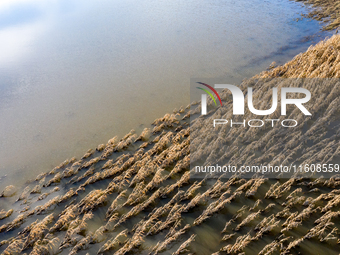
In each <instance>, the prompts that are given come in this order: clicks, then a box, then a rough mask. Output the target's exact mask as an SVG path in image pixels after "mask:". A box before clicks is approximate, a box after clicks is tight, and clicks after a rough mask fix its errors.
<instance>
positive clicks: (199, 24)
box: [0, 0, 324, 187]
mask: <svg viewBox="0 0 340 255" xmlns="http://www.w3.org/2000/svg"><path fill="white" fill-rule="evenodd" d="M301 12H304V8H303V6H301V5H299V4H298V3H295V2H290V1H287V0H280V1H261V0H253V1H247V0H239V1H234V0H226V1H211V0H203V1H196V0H189V1H179V0H174V1H163V0H161V1H156V0H146V1H132V0H115V1H101V2H100V3H98V2H97V1H92V0H90V1H86V2H84V1H80V0H78V1H72V3H70V2H69V1H63V0H57V1H54V2H53V3H52V4H51V3H46V2H45V1H42V0H27V1H23V0H12V1H1V3H0V45H1V47H0V144H1V146H0V178H1V179H0V187H4V186H5V185H7V184H9V183H11V184H15V183H17V184H20V183H22V182H24V181H25V180H27V179H30V178H31V177H34V176H36V175H37V174H39V173H41V172H46V171H48V170H50V169H51V168H52V167H54V166H55V165H58V164H59V163H60V162H62V161H63V160H65V159H66V158H71V157H72V156H76V157H77V158H79V157H80V156H82V155H83V154H84V153H85V152H86V151H87V149H89V148H94V147H95V146H96V145H98V144H100V143H105V142H106V141H107V140H108V139H109V138H111V137H113V136H115V135H118V136H122V135H124V134H126V133H127V132H128V131H129V130H130V129H132V128H134V129H136V130H137V131H139V130H141V129H142V128H143V125H148V124H149V123H151V122H152V120H154V119H155V118H156V117H160V116H163V115H164V113H166V112H170V111H172V110H173V109H174V108H179V107H180V106H181V105H183V106H186V105H187V104H188V103H189V100H190V99H189V98H190V97H189V83H190V78H191V77H205V78H210V77H224V76H226V77H228V79H233V80H236V81H238V80H241V79H242V78H243V77H249V76H252V75H253V74H255V73H258V72H259V71H261V70H263V69H265V68H266V67H268V66H269V64H270V63H271V62H272V61H276V62H277V63H284V62H285V61H287V60H289V59H290V58H292V57H293V56H294V55H296V54H297V53H299V52H301V51H304V50H306V49H307V48H308V46H309V45H310V44H311V43H312V42H313V41H318V40H319V39H320V37H318V35H320V34H318V31H319V29H320V25H319V24H318V23H317V22H315V21H310V20H307V19H304V20H299V21H296V19H297V18H299V17H300V13H301ZM309 36H312V37H309ZM321 37H324V34H321ZM6 175H7V177H5V176H6Z"/></svg>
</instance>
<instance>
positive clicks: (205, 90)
mask: <svg viewBox="0 0 340 255" xmlns="http://www.w3.org/2000/svg"><path fill="white" fill-rule="evenodd" d="M197 83H198V84H201V85H203V86H206V87H207V88H209V89H211V91H212V92H214V93H215V95H216V96H217V98H218V100H219V101H220V104H221V106H222V100H221V98H220V96H219V95H218V93H217V91H216V90H215V89H214V88H213V87H211V86H210V85H208V84H205V83H203V82H197ZM196 88H198V89H201V90H203V91H204V92H206V93H207V94H208V95H209V96H210V97H211V98H212V100H213V101H214V103H215V105H216V106H217V103H216V100H215V97H214V96H213V94H211V92H210V91H209V90H207V89H204V88H201V87H196Z"/></svg>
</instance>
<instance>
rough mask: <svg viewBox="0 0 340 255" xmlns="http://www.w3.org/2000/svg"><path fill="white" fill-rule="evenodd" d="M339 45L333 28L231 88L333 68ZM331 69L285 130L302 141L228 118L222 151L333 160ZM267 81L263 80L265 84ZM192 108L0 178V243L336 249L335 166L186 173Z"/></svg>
mask: <svg viewBox="0 0 340 255" xmlns="http://www.w3.org/2000/svg"><path fill="white" fill-rule="evenodd" d="M338 48H340V36H339V35H335V36H333V37H332V38H331V39H329V40H327V41H325V42H320V43H319V44H318V45H316V46H315V47H311V48H310V49H309V50H308V51H307V52H305V53H302V54H300V55H298V56H296V57H295V58H294V59H293V60H292V61H290V62H288V63H287V64H285V65H284V66H280V67H277V68H275V69H273V70H271V71H268V72H263V73H261V74H260V75H258V76H257V77H254V78H252V79H250V80H248V81H244V82H243V83H242V84H241V86H240V87H241V88H242V86H244V85H245V84H247V83H251V82H252V81H253V79H257V78H262V79H263V78H269V79H270V77H277V76H279V77H282V78H287V77H290V78H294V77H295V78H296V77H302V78H312V77H315V75H317V76H318V77H324V78H331V77H338V78H339V77H340V68H339V62H340V61H339V59H340V57H339V53H338V52H337V51H338ZM335 56H337V57H335ZM296 63H299V67H297V66H296ZM315 63H317V65H315ZM292 67H295V68H292ZM306 70H307V71H306ZM338 78H337V79H328V81H330V82H328V83H327V82H325V83H324V84H323V85H324V86H315V84H310V87H309V89H310V90H311V92H312V93H313V94H314V95H315V94H316V95H319V97H317V101H314V102H310V103H309V105H308V107H309V108H310V109H311V111H312V113H313V116H315V117H310V118H311V119H308V118H304V120H303V121H304V122H303V123H302V124H301V125H300V126H299V127H297V128H296V129H294V130H293V131H292V132H290V134H287V135H286V136H287V137H289V135H292V136H294V137H296V134H295V133H294V132H301V130H302V129H304V128H306V129H307V130H305V132H304V134H305V135H299V136H297V137H296V138H297V139H300V140H294V139H291V141H293V142H290V143H287V142H286V141H285V140H284V139H283V138H282V137H280V136H281V135H282V134H283V133H284V131H283V130H281V129H280V128H277V129H275V130H274V132H275V134H274V136H275V137H277V138H278V139H277V140H275V139H269V140H266V139H267V137H268V136H267V135H266V133H265V134H264V135H260V134H258V133H256V132H254V131H251V130H250V129H249V128H247V129H237V130H236V131H234V133H233V137H235V139H234V140H233V141H232V142H233V145H237V148H238V149H240V151H241V149H242V150H243V151H242V157H235V156H234V155H236V154H237V151H235V154H234V155H232V156H231V157H230V159H229V160H230V162H232V161H233V160H235V158H236V160H240V161H242V162H247V161H249V160H254V163H256V162H258V161H259V160H264V161H263V163H264V164H265V163H273V162H276V164H282V162H283V161H284V160H285V159H286V158H288V157H290V156H292V155H294V154H296V153H299V152H303V153H302V155H301V160H316V159H318V160H320V163H332V162H337V163H339V162H340V151H339V148H340V139H339V137H340V133H339V130H340V129H339V123H340V120H339V118H340V113H339V108H338V105H339V95H340V83H339V82H338V81H337V80H338ZM334 81H335V83H334ZM268 83H270V80H269V81H268ZM267 85H268V84H267V83H263V84H262V85H261V86H262V87H261V88H263V91H265V90H266V86H267ZM266 91H267V92H266V93H265V95H267V94H268V90H266ZM225 93H226V92H225ZM221 96H222V97H223V96H225V95H224V94H221ZM313 103H315V104H313ZM311 105H314V107H311ZM231 111H232V110H231V108H230V107H228V106H227V105H225V106H223V107H219V108H218V109H215V110H212V111H211V112H210V113H209V114H210V115H211V116H213V115H215V114H217V115H218V114H224V115H228V114H230V112H231ZM199 112H200V108H199V106H197V105H194V104H193V105H191V107H190V108H189V107H188V108H180V109H178V110H177V111H174V112H173V113H171V114H166V115H164V117H162V118H159V119H156V120H155V121H154V122H153V123H152V125H151V126H150V127H147V128H145V129H144V130H143V131H142V132H138V133H136V131H134V130H132V131H131V132H129V133H128V134H126V135H125V136H124V137H123V138H121V139H118V138H117V137H114V138H112V139H110V140H109V141H108V143H106V144H101V145H98V146H97V147H96V148H94V149H93V150H89V151H88V152H87V153H86V154H84V155H83V156H82V157H81V158H80V159H76V158H70V159H69V160H66V161H64V162H63V163H61V164H60V165H58V166H57V167H55V168H53V169H52V170H51V171H49V172H44V173H41V174H40V175H38V176H37V177H35V178H33V179H32V180H30V181H28V182H26V184H25V185H24V186H22V187H18V186H17V187H15V186H7V187H6V188H4V190H3V191H1V194H0V203H1V204H0V206H1V207H0V208H2V209H1V211H0V218H1V220H0V224H1V226H0V240H1V241H0V252H2V254H11V255H12V254H24V253H26V254H31V255H34V254H84V255H85V254H176V255H177V254H197V255H205V254H215V255H217V254H338V251H339V243H340V233H339V230H338V229H339V227H340V224H339V221H338V217H339V215H340V212H339V209H340V208H339V205H340V189H339V187H340V178H339V175H338V174H335V175H333V176H332V177H331V178H323V177H319V178H302V177H303V176H299V175H295V176H294V178H290V179H284V178H281V179H278V178H275V179H266V178H258V177H257V176H253V178H247V179H246V178H242V177H243V176H242V175H238V176H233V177H231V178H228V179H226V178H223V176H220V177H218V178H203V179H194V178H190V177H191V176H192V173H193V169H190V157H197V155H198V156H200V155H201V154H200V153H201V152H200V151H197V153H191V152H190V146H189V145H190V142H195V141H196V142H197V141H201V142H202V143H203V142H204V140H205V137H206V136H207V133H206V132H202V133H201V134H197V133H196V134H192V133H191V132H192V130H191V129H192V127H189V117H190V116H191V115H194V114H197V113H199ZM299 114H300V113H299V112H298V111H291V112H290V117H292V116H295V117H296V118H300V119H301V116H298V115H299ZM300 115H301V114H300ZM211 116H210V117H211ZM313 118H314V119H313ZM208 120H209V116H208V118H206V119H205V118H202V117H200V118H196V121H195V123H193V126H194V127H201V126H204V125H206V124H207V123H208ZM324 123H330V124H331V125H329V126H326V125H323V124H324ZM333 124H334V125H333ZM202 130H203V129H202ZM268 133H269V132H268ZM189 135H190V136H189ZM220 135H223V134H222V132H220ZM274 136H273V137H274ZM306 137H308V142H306ZM253 138H256V139H255V140H254V141H252V142H249V141H250V140H251V139H253ZM301 139H302V140H301ZM216 141H217V139H214V140H213V142H212V143H211V144H210V145H211V146H214V142H216ZM278 141H279V142H278ZM294 141H296V143H294ZM208 145H209V144H208ZM230 148H234V146H233V147H232V146H231V147H230ZM256 149H261V151H262V153H263V157H265V156H266V155H268V157H266V158H265V159H264V158H262V159H261V158H257V159H254V158H253V154H252V151H253V150H256ZM277 150H278V151H280V153H281V154H280V153H276V151H277ZM231 151H232V150H231ZM272 152H274V153H272Z"/></svg>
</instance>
